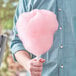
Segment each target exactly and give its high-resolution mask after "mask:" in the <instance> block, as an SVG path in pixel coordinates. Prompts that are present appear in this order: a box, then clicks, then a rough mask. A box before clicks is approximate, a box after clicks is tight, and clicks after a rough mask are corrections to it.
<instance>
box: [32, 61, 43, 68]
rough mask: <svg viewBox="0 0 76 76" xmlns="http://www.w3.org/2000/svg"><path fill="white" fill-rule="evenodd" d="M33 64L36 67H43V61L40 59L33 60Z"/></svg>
mask: <svg viewBox="0 0 76 76" xmlns="http://www.w3.org/2000/svg"><path fill="white" fill-rule="evenodd" d="M31 65H32V66H34V67H42V66H43V63H41V62H40V61H32V62H31Z"/></svg>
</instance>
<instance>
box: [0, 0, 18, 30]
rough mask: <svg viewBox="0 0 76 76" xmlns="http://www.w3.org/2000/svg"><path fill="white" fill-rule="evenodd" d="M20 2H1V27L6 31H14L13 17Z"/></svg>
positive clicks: (1, 0)
mask: <svg viewBox="0 0 76 76" xmlns="http://www.w3.org/2000/svg"><path fill="white" fill-rule="evenodd" d="M17 3H18V0H0V26H2V28H3V29H4V30H5V29H6V30H7V29H12V26H13V16H14V12H15V8H16V5H17Z"/></svg>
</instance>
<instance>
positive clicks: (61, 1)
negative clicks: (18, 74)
mask: <svg viewBox="0 0 76 76" xmlns="http://www.w3.org/2000/svg"><path fill="white" fill-rule="evenodd" d="M33 9H46V10H50V11H53V12H54V13H55V14H56V15H57V19H58V22H59V27H58V30H57V32H56V33H55V35H54V42H53V45H52V47H51V48H50V50H48V52H46V53H45V54H43V55H41V57H42V58H44V59H46V62H45V63H44V64H43V71H42V76H76V0H19V4H18V6H17V9H16V13H15V17H14V29H13V32H14V35H13V40H12V41H11V52H12V54H13V56H14V54H15V53H16V52H18V51H19V50H25V51H26V49H25V48H24V47H23V45H22V42H21V41H20V39H19V38H18V36H17V35H16V34H17V30H16V26H15V25H16V22H17V19H18V17H19V15H20V14H21V13H23V12H28V11H31V10H33ZM27 52H28V51H27ZM28 53H29V52H28ZM29 54H30V55H31V56H32V58H33V57H34V55H32V54H31V53H29ZM14 58H15V56H14ZM27 76H30V75H27Z"/></svg>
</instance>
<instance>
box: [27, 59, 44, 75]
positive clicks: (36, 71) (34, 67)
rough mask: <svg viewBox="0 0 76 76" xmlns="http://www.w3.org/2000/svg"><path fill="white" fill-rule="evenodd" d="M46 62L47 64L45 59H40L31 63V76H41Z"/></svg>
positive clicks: (29, 65)
mask: <svg viewBox="0 0 76 76" xmlns="http://www.w3.org/2000/svg"><path fill="white" fill-rule="evenodd" d="M44 62H45V59H43V58H40V59H39V60H37V59H32V60H30V61H29V64H28V67H29V72H30V74H31V76H41V73H42V68H43V63H44Z"/></svg>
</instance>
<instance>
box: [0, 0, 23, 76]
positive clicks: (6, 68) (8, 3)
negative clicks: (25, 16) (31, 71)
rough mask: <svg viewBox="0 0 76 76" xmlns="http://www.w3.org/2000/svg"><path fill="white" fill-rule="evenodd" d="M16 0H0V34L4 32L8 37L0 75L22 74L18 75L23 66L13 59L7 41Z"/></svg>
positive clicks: (10, 31) (14, 75)
mask: <svg viewBox="0 0 76 76" xmlns="http://www.w3.org/2000/svg"><path fill="white" fill-rule="evenodd" d="M17 4H18V0H0V34H3V33H5V34H6V35H7V37H8V39H7V44H6V50H5V53H4V55H3V60H2V64H1V66H0V76H23V75H19V74H20V72H22V71H24V68H23V67H22V66H21V65H19V64H18V63H16V62H14V61H13V58H12V55H11V52H10V48H9V43H10V40H11V38H12V27H13V18H14V13H15V9H16V6H17Z"/></svg>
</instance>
